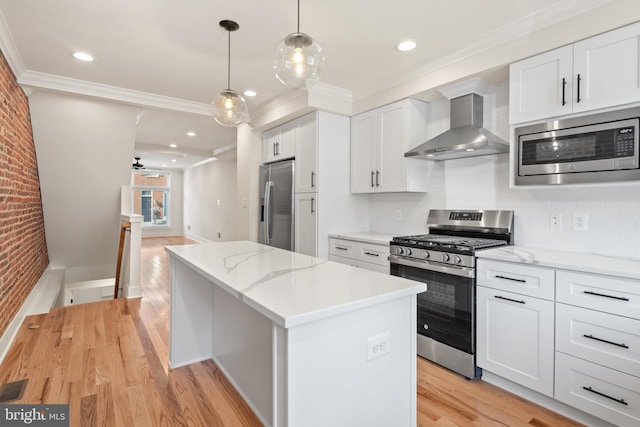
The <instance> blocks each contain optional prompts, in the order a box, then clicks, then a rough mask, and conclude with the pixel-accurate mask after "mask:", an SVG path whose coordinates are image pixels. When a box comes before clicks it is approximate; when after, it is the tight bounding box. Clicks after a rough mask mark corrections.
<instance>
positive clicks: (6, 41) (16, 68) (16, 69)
mask: <svg viewBox="0 0 640 427" xmlns="http://www.w3.org/2000/svg"><path fill="white" fill-rule="evenodd" d="M0 50H2V53H3V55H4V57H5V59H6V60H7V63H8V64H9V67H11V70H12V71H13V74H14V75H15V76H16V77H17V76H19V75H21V74H22V73H24V70H25V68H24V62H23V61H22V57H21V56H20V53H19V52H18V49H17V48H16V43H15V41H14V40H13V36H12V35H11V33H10V32H9V27H8V26H7V21H5V19H4V15H3V14H2V11H0Z"/></svg>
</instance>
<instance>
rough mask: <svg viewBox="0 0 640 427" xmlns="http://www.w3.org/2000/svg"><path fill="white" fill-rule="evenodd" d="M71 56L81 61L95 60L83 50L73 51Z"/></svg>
mask: <svg viewBox="0 0 640 427" xmlns="http://www.w3.org/2000/svg"><path fill="white" fill-rule="evenodd" d="M73 57H74V58H76V59H77V60H78V61H83V62H93V61H95V60H96V59H95V58H94V57H93V56H91V55H89V54H88V53H85V52H75V53H74V54H73Z"/></svg>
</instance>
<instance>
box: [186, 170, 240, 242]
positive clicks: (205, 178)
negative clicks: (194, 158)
mask: <svg viewBox="0 0 640 427" xmlns="http://www.w3.org/2000/svg"><path fill="white" fill-rule="evenodd" d="M236 167H237V163H236V161H235V160H222V159H221V160H217V161H213V162H210V163H206V164H204V165H201V166H196V167H191V168H188V169H186V170H185V171H184V176H183V196H184V197H183V206H184V211H183V213H184V225H183V226H184V233H185V235H187V236H190V237H194V238H197V239H201V240H210V241H228V240H236V212H237V209H236ZM218 232H220V233H221V235H220V237H218V234H217V233H218Z"/></svg>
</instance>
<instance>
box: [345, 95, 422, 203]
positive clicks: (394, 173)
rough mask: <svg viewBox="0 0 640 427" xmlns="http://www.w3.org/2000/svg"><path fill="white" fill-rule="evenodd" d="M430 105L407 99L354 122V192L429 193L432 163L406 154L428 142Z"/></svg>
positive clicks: (356, 117)
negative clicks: (405, 155) (428, 186)
mask: <svg viewBox="0 0 640 427" xmlns="http://www.w3.org/2000/svg"><path fill="white" fill-rule="evenodd" d="M427 114H428V104H427V103H425V102H422V101H418V100H414V99H404V100H402V101H398V102H395V103H393V104H389V105H385V106H384V107H381V108H378V109H375V110H371V111H367V112H364V113H362V114H358V115H356V116H353V117H352V118H351V192H352V193H381V192H408V191H414V192H425V191H427V185H428V178H429V171H430V166H431V165H430V164H429V163H430V162H429V161H425V160H420V159H407V158H405V157H404V153H405V152H407V151H408V150H409V149H410V148H413V147H414V146H416V145H418V144H420V143H422V142H424V141H426V139H427Z"/></svg>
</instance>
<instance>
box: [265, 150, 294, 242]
mask: <svg viewBox="0 0 640 427" xmlns="http://www.w3.org/2000/svg"><path fill="white" fill-rule="evenodd" d="M293 168H294V161H293V160H283V161H281V162H276V163H270V164H267V165H262V166H260V186H259V191H260V222H259V224H258V242H260V243H264V244H265V245H270V246H275V247H277V248H282V249H288V250H290V251H292V250H293V249H294V248H293V245H294V243H293V242H294V240H293V238H294V235H293V233H294V229H293V218H294V217H293V207H294V193H293V192H294V188H293V171H294V170H293Z"/></svg>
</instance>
